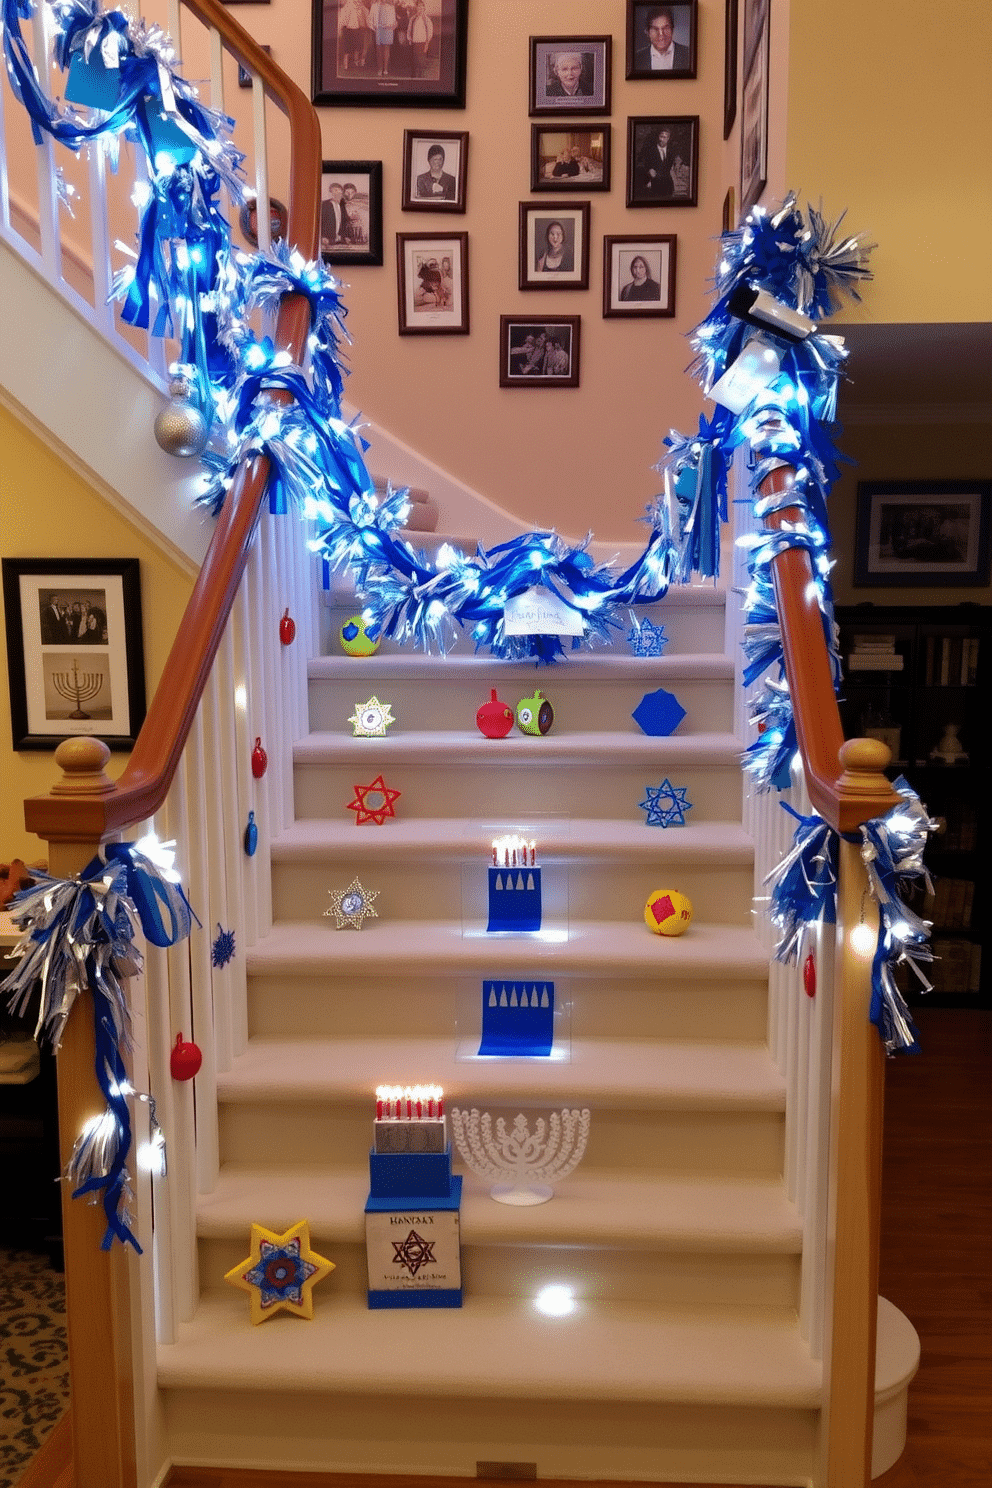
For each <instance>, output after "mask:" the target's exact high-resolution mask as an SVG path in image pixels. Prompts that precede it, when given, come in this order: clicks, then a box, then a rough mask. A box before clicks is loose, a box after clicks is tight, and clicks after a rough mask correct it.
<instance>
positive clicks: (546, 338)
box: [499, 315, 580, 388]
mask: <svg viewBox="0 0 992 1488" xmlns="http://www.w3.org/2000/svg"><path fill="white" fill-rule="evenodd" d="M579 324H580V317H579V316H578V315H558V316H544V315H501V316H500V318H499V385H500V387H506V388H509V387H522V388H538V387H578V385H579Z"/></svg>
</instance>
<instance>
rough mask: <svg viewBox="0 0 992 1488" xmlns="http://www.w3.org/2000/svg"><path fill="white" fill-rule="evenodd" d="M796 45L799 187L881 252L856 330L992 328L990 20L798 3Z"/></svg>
mask: <svg viewBox="0 0 992 1488" xmlns="http://www.w3.org/2000/svg"><path fill="white" fill-rule="evenodd" d="M771 3H772V10H773V15H774V13H775V11H776V9H777V8H778V0H771ZM789 41H790V67H789V101H788V139H787V155H786V159H787V175H788V180H789V182H790V183H791V184H792V185H793V186H795V187H798V188H802V189H803V190H804V191H806V192H808V193H809V194H810V196H811V197H812V199H813V200H814V201H816V200H817V199H818V198H819V197H820V196H821V195H822V198H823V202H824V205H825V207H826V209H827V211H828V212H837V211H839V210H840V209H841V208H842V207H845V206H846V207H847V208H848V215H847V225H848V226H849V227H850V229H851V230H852V231H858V230H861V229H865V230H867V231H868V233H869V234H870V236H871V238H872V240H873V241H874V242H875V243H877V245H878V246H877V249H876V251H875V253H874V254H873V255H872V268H873V270H874V274H875V280H874V283H873V284H871V285H869V286H868V288H867V290H866V293H865V303H864V306H863V308H862V309H861V311H860V312H858V311H856V312H855V313H854V314H852V315H851V316H850V318H851V319H852V320H856V319H862V320H871V321H881V322H898V321H907V322H914V321H948V322H951V321H975V320H988V319H990V318H992V290H990V288H989V276H988V268H987V264H986V259H987V256H988V243H989V235H990V233H992V166H990V156H989V96H990V91H992V61H990V59H992V7H990V6H988V5H986V4H984V3H982V0H949V3H947V4H945V5H937V6H935V5H933V4H930V3H928V0H832V3H831V4H830V5H829V6H828V5H825V4H824V3H823V0H791V5H790V13H789ZM845 318H848V317H847V316H846V313H845Z"/></svg>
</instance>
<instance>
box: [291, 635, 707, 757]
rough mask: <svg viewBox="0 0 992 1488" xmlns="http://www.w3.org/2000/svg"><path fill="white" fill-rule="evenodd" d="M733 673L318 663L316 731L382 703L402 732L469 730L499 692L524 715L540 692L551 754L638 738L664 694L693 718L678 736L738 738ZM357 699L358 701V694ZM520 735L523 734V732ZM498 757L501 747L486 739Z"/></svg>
mask: <svg viewBox="0 0 992 1488" xmlns="http://www.w3.org/2000/svg"><path fill="white" fill-rule="evenodd" d="M732 676H733V663H732V662H731V660H730V658H728V657H725V656H722V655H720V656H673V657H661V658H658V659H656V660H647V659H640V658H637V657H619V658H617V660H616V661H615V662H613V661H612V659H611V656H610V654H609V653H607V654H606V655H596V656H586V657H584V658H580V659H577V660H576V661H575V662H574V663H570V664H569V665H568V666H564V667H558V668H555V669H554V670H553V671H552V672H550V673H549V670H548V669H547V668H543V669H542V670H541V671H538V670H537V669H535V667H534V666H533V664H531V665H523V666H520V665H514V666H512V667H507V666H505V664H504V665H503V666H500V667H498V668H497V667H495V666H485V665H483V664H482V663H480V661H479V660H478V659H477V658H476V657H473V656H458V655H453V656H449V657H446V658H444V659H443V660H440V661H439V660H437V659H431V658H425V657H422V656H417V655H415V654H404V655H401V656H389V655H376V656H372V657H368V658H349V657H346V656H340V657H334V656H330V657H317V658H315V659H314V660H313V661H312V662H311V663H310V727H311V729H313V730H315V731H321V730H329V731H332V732H334V731H336V730H337V729H339V728H340V729H345V730H347V731H348V732H349V733H350V732H351V726H350V724H349V723H348V717H349V715H350V714H351V713H352V712H353V711H354V708H355V704H356V703H357V702H359V701H364V699H365V698H367V697H369V696H370V694H372V693H374V694H375V696H376V697H378V698H379V699H380V701H386V702H389V703H390V705H391V707H392V710H393V715H394V717H395V718H396V720H397V722H396V724H394V725H393V731H394V732H397V731H399V730H400V729H402V730H403V731H404V732H407V731H409V730H419V729H424V730H429V729H432V728H433V729H434V730H435V734H436V731H437V730H439V729H449V728H454V729H470V728H474V727H475V715H476V712H477V710H478V708H479V707H480V705H481V704H482V703H485V702H488V701H489V699H490V693H491V691H492V689H493V688H495V689H496V690H497V692H498V695H499V699H500V701H501V702H504V703H506V704H508V705H509V707H511V708H516V705H517V703H518V702H519V701H520V700H521V699H522V698H525V697H531V696H533V694H534V692H535V690H540V691H541V693H542V694H543V695H544V696H545V697H547V698H548V700H549V701H550V703H551V706H552V708H553V709H554V714H555V721H554V726H553V728H552V731H551V733H550V734H549V735H548V736H546V737H545V738H544V739H541V740H539V742H541V743H543V744H545V746H546V747H547V745H551V747H552V750H553V749H554V747H555V745H556V744H557V743H558V741H559V740H560V739H562V738H563V737H565V736H567V735H568V734H570V733H576V732H582V731H585V730H591V731H594V732H595V731H598V730H602V731H606V732H615V733H618V734H634V733H639V732H640V730H639V729H638V726H637V724H636V723H635V722H634V720H633V718H632V716H631V715H632V713H633V711H634V709H635V708H636V707H637V706H638V704H639V703H640V701H641V699H642V698H643V697H644V695H645V693H648V692H655V691H657V690H658V689H659V688H664V689H665V690H666V691H667V692H670V693H672V694H673V695H674V696H675V697H676V698H677V699H678V701H679V703H680V704H681V706H682V707H683V708H684V709H685V714H686V716H685V717H684V718H683V720H682V721H681V723H680V724H679V733H680V734H682V735H685V734H689V733H694V734H697V733H706V732H714V731H719V730H721V729H729V728H730V726H731V718H732V702H733V692H732V689H731V687H730V681H731V678H732ZM356 689H357V691H356ZM514 732H516V730H514ZM478 738H479V739H480V741H481V742H483V743H485V744H487V745H488V746H489V748H490V751H492V749H493V746H494V745H497V746H498V745H499V744H501V743H503V742H504V741H502V740H491V739H488V740H487V739H483V737H482V735H481V733H480V734H478Z"/></svg>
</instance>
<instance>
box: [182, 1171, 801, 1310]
mask: <svg viewBox="0 0 992 1488" xmlns="http://www.w3.org/2000/svg"><path fill="white" fill-rule="evenodd" d="M566 1184H567V1179H566ZM564 1187H565V1184H563V1185H562V1188H563V1189H564ZM488 1202H490V1203H492V1202H493V1201H492V1200H489V1201H488ZM551 1202H552V1203H554V1202H555V1201H554V1200H553V1199H552V1200H551ZM254 1222H255V1223H256V1224H263V1225H265V1226H266V1227H268V1228H276V1226H275V1223H274V1221H272V1222H270V1217H269V1216H267V1215H266V1213H265V1211H264V1209H263V1210H262V1212H261V1213H259V1214H258V1215H256V1216H255V1221H254ZM404 1233H405V1232H404ZM310 1238H311V1243H312V1244H313V1247H314V1249H315V1250H316V1251H317V1252H318V1253H319V1254H320V1255H323V1256H326V1257H327V1259H328V1260H330V1261H333V1262H334V1266H335V1270H334V1272H333V1275H332V1276H331V1278H330V1280H329V1281H327V1282H325V1283H323V1284H322V1285H321V1289H320V1291H319V1292H318V1294H317V1298H318V1305H319V1304H320V1301H321V1300H322V1299H323V1298H324V1296H330V1295H331V1294H338V1293H344V1292H346V1291H347V1292H351V1293H352V1294H354V1295H357V1296H360V1295H361V1294H362V1293H364V1292H365V1291H366V1289H367V1287H368V1268H367V1266H366V1257H365V1245H364V1241H363V1240H361V1241H359V1242H358V1243H355V1242H348V1241H342V1240H341V1239H335V1238H333V1237H328V1236H324V1235H321V1234H320V1231H319V1230H318V1229H315V1228H314V1227H313V1226H312V1225H311V1230H310ZM248 1246H249V1234H248V1230H247V1227H246V1229H245V1233H244V1234H243V1235H240V1236H232V1237H230V1238H228V1239H223V1240H221V1239H209V1240H208V1239H204V1238H202V1237H201V1239H200V1241H199V1254H200V1284H201V1286H203V1287H204V1288H211V1289H216V1288H220V1287H222V1286H223V1284H224V1277H225V1275H226V1274H227V1273H228V1272H229V1271H231V1270H233V1268H234V1267H235V1266H236V1265H237V1264H238V1262H239V1261H241V1260H243V1259H244V1257H245V1256H246V1255H247V1254H248ZM461 1254H462V1285H463V1287H464V1288H465V1291H466V1292H467V1293H468V1294H469V1295H470V1296H472V1297H534V1296H536V1294H537V1292H538V1291H540V1289H541V1288H542V1287H544V1286H551V1285H554V1284H563V1285H566V1286H569V1287H571V1288H572V1290H573V1292H574V1294H575V1296H576V1298H579V1299H581V1300H583V1301H592V1300H598V1301H609V1302H621V1303H622V1302H650V1303H656V1304H659V1305H661V1306H673V1305H674V1306H684V1307H713V1306H723V1305H727V1306H741V1307H795V1306H796V1305H797V1301H798V1295H799V1257H798V1256H796V1255H740V1254H735V1253H733V1252H732V1251H731V1252H728V1253H723V1252H721V1253H719V1254H701V1253H699V1252H698V1251H676V1252H671V1251H668V1252H665V1251H657V1250H652V1251H646V1250H623V1251H619V1250H609V1249H585V1248H583V1247H581V1246H574V1245H570V1246H567V1247H564V1248H559V1247H557V1246H550V1245H547V1246H528V1245H521V1246H499V1245H489V1244H483V1245H479V1244H473V1243H472V1238H471V1233H470V1231H469V1228H468V1227H467V1225H466V1222H465V1220H464V1219H463V1221H462V1252H461Z"/></svg>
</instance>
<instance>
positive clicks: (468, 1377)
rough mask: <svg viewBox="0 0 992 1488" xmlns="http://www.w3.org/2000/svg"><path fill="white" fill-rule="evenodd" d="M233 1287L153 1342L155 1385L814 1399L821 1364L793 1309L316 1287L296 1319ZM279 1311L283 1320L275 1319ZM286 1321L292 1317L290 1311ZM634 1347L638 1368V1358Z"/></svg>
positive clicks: (773, 1403)
mask: <svg viewBox="0 0 992 1488" xmlns="http://www.w3.org/2000/svg"><path fill="white" fill-rule="evenodd" d="M246 1321H247V1300H246V1299H245V1298H244V1297H243V1296H239V1295H238V1294H236V1293H235V1292H234V1291H233V1290H232V1291H231V1292H230V1294H229V1295H228V1294H227V1293H210V1294H207V1295H205V1296H204V1297H202V1298H201V1300H200V1304H199V1306H198V1308H197V1311H196V1314H195V1316H194V1317H193V1319H192V1321H190V1322H188V1323H183V1324H181V1325H180V1326H179V1328H178V1329H177V1338H176V1342H175V1343H173V1344H161V1345H159V1348H158V1377H159V1384H160V1386H161V1387H163V1388H165V1389H167V1390H170V1389H183V1390H190V1389H193V1390H224V1391H231V1390H248V1391H251V1390H257V1389H258V1388H259V1386H260V1382H264V1389H265V1391H266V1393H268V1394H272V1393H283V1392H287V1393H288V1392H296V1391H304V1392H307V1393H308V1394H311V1395H313V1394H315V1393H324V1392H328V1393H339V1392H340V1393H352V1392H354V1393H357V1394H360V1395H365V1394H366V1393H367V1392H368V1391H369V1389H370V1388H372V1386H373V1385H374V1388H375V1391H376V1394H377V1395H379V1396H380V1397H383V1398H388V1397H390V1396H395V1397H409V1396H415V1397H419V1398H421V1399H423V1400H430V1399H436V1398H437V1397H438V1396H455V1397H460V1398H462V1399H473V1398H478V1399H486V1400H491V1399H502V1398H508V1399H527V1400H530V1401H548V1402H550V1401H558V1400H583V1401H595V1402H608V1401H613V1400H616V1401H621V1402H626V1403H630V1402H645V1403H653V1404H661V1403H663V1402H668V1403H680V1404H685V1405H734V1404H748V1405H750V1406H753V1407H759V1408H762V1407H763V1408H770V1407H791V1408H796V1407H806V1408H814V1407H816V1406H818V1405H819V1398H820V1385H821V1368H820V1365H819V1364H817V1363H816V1362H814V1361H813V1360H812V1359H811V1358H810V1357H809V1353H808V1350H807V1349H806V1347H805V1346H804V1344H803V1342H802V1340H801V1339H800V1337H799V1330H798V1327H797V1325H796V1319H795V1314H794V1313H793V1312H792V1311H791V1310H790V1309H788V1308H755V1307H745V1308H732V1307H719V1308H717V1307H715V1308H699V1309H680V1308H670V1309H659V1308H651V1307H638V1306H633V1305H628V1306H617V1305H613V1306H597V1305H596V1304H595V1303H593V1302H588V1303H580V1305H579V1306H578V1307H577V1308H576V1310H575V1312H573V1313H571V1314H570V1315H568V1316H567V1317H563V1318H547V1317H544V1316H543V1315H541V1314H540V1313H538V1312H537V1311H536V1309H535V1308H534V1307H533V1306H532V1305H531V1304H529V1303H528V1302H527V1301H525V1300H524V1299H520V1298H509V1299H503V1298H489V1297H467V1298H466V1299H465V1304H464V1306H463V1307H462V1308H461V1309H460V1310H459V1311H458V1312H457V1314H456V1315H455V1316H454V1318H452V1315H451V1313H450V1312H448V1311H446V1310H441V1311H432V1310H431V1309H420V1308H418V1309H413V1310H409V1311H405V1310H402V1309H401V1310H399V1311H396V1310H390V1311H387V1312H377V1311H369V1310H368V1309H367V1308H366V1306H365V1305H364V1303H363V1302H362V1301H361V1300H360V1299H357V1298H354V1297H350V1296H344V1295H340V1294H339V1295H335V1291H334V1276H333V1273H332V1274H331V1276H330V1277H329V1278H328V1279H327V1280H325V1281H324V1282H322V1283H321V1286H320V1288H319V1289H318V1291H317V1293H316V1303H315V1311H314V1318H313V1321H312V1322H311V1323H309V1324H307V1325H306V1326H305V1327H304V1326H285V1325H283V1326H278V1325H277V1326H273V1325H272V1324H271V1323H269V1324H266V1325H264V1326H263V1327H259V1328H251V1327H249V1326H246ZM278 1321H279V1322H281V1323H283V1324H285V1322H286V1321H287V1320H278ZM288 1321H289V1323H290V1324H292V1323H293V1322H294V1320H293V1319H289V1320H288ZM635 1360H636V1368H634V1367H632V1364H633V1361H635Z"/></svg>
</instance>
